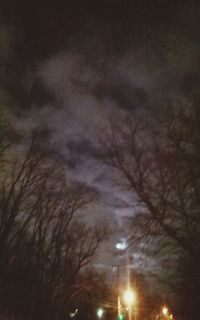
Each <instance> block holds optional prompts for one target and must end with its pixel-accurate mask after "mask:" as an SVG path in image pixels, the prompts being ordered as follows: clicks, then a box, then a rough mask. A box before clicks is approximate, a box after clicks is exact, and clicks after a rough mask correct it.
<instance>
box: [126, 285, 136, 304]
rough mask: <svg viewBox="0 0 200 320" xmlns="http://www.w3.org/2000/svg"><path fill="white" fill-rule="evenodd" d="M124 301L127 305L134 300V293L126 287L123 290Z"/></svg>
mask: <svg viewBox="0 0 200 320" xmlns="http://www.w3.org/2000/svg"><path fill="white" fill-rule="evenodd" d="M124 302H125V304H126V305H127V306H128V307H130V306H131V305H132V304H134V303H135V302H136V294H135V292H134V291H133V290H131V289H127V290H126V291H125V292H124Z"/></svg>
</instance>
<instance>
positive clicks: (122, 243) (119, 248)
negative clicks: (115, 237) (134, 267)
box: [115, 238, 127, 250]
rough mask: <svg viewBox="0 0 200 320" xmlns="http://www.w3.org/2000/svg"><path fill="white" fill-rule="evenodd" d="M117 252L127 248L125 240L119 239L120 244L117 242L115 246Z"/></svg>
mask: <svg viewBox="0 0 200 320" xmlns="http://www.w3.org/2000/svg"><path fill="white" fill-rule="evenodd" d="M115 247H116V248H117V249H118V250H125V249H126V248H127V242H126V239H124V238H123V239H121V241H120V242H118V243H117V244H116V246H115Z"/></svg>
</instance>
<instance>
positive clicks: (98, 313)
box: [97, 308, 104, 319]
mask: <svg viewBox="0 0 200 320" xmlns="http://www.w3.org/2000/svg"><path fill="white" fill-rule="evenodd" d="M103 313H104V310H103V309H102V308H99V309H97V316H98V318H99V319H101V318H102V316H103Z"/></svg>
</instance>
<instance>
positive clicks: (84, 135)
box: [0, 0, 200, 265]
mask: <svg viewBox="0 0 200 320" xmlns="http://www.w3.org/2000/svg"><path fill="white" fill-rule="evenodd" d="M0 12H1V14H0V24H1V30H2V32H1V34H0V42H1V64H0V66H1V79H0V81H1V86H2V88H3V90H4V92H6V94H7V96H8V100H9V99H12V101H13V103H9V102H7V104H5V108H6V109H7V111H8V112H9V117H10V120H11V123H12V125H13V127H14V128H15V130H17V131H18V132H20V135H21V136H22V137H23V139H24V140H25V139H26V137H28V136H29V135H30V132H31V130H33V129H34V128H35V127H37V128H47V129H49V130H50V137H49V139H50V142H51V143H53V145H54V147H55V150H56V152H57V153H58V154H59V155H60V156H61V157H62V158H63V159H64V161H65V163H66V170H67V176H68V178H69V179H73V180H74V179H75V180H78V181H81V182H85V183H87V184H88V185H89V186H91V187H93V188H95V189H96V190H97V191H98V192H99V201H98V203H97V204H95V205H94V206H93V207H91V212H92V213H88V217H89V218H90V219H91V217H92V218H93V219H96V218H97V219H98V218H99V217H101V218H106V219H108V220H109V221H110V224H111V226H112V228H113V229H115V230H116V233H115V234H114V235H113V237H112V239H111V240H110V249H109V250H110V251H109V250H108V251H107V253H106V252H105V250H103V251H104V255H103V256H104V257H103V259H102V258H101V260H100V261H101V262H102V263H103V264H107V265H109V264H110V261H109V262H108V260H107V256H109V255H110V252H111V251H112V250H113V248H114V244H115V243H116V241H117V239H120V237H123V231H121V227H122V226H123V220H124V216H126V215H129V214H131V210H132V209H131V206H130V205H131V204H133V203H134V199H133V198H132V197H130V196H129V194H127V193H125V192H124V193H122V192H120V191H119V190H117V189H116V188H114V187H113V182H112V175H111V172H110V171H108V169H106V168H104V167H103V166H101V165H99V164H97V163H96V162H95V161H94V160H92V159H91V156H90V155H91V153H92V151H93V148H94V144H95V143H96V141H97V140H98V139H99V137H101V136H102V134H103V132H104V130H105V128H106V126H107V125H108V121H109V119H110V118H113V117H114V118H115V120H120V119H121V118H122V117H123V116H124V115H128V116H129V117H133V118H134V116H135V114H138V113H140V114H141V115H142V116H143V117H145V116H146V115H147V113H148V112H149V111H150V110H151V111H152V110H154V111H155V110H156V109H157V108H159V109H160V108H165V107H166V106H167V104H168V103H169V102H170V101H172V100H173V99H176V98H178V97H179V96H185V97H187V96H190V95H191V94H192V93H193V91H194V90H196V89H197V88H198V86H199V82H200V42H199V39H200V24H199V21H200V20H199V18H200V17H199V13H200V4H199V1H184V0H180V1H175V0H173V1H172V0H162V1H161V0H160V1H159V0H157V1H156V0H152V1H149V0H140V1H139V0H138V1H134V0H132V1H131V0H104V1H95V0H93V1H84V0H82V1H78V0H74V1H67V0H66V1H55V2H54V1H46V0H44V1H37V0H35V1H32V0H30V1H24V0H21V1H19V0H13V1H11V0H3V1H1V10H0ZM129 206H130V208H129Z"/></svg>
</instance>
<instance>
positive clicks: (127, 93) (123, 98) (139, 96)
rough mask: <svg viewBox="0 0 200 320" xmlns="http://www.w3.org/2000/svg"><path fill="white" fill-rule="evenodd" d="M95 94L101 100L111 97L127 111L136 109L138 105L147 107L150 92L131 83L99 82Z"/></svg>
mask: <svg viewBox="0 0 200 320" xmlns="http://www.w3.org/2000/svg"><path fill="white" fill-rule="evenodd" d="M94 94H95V96H96V97H97V98H98V99H100V100H102V99H106V98H107V99H111V100H112V101H113V102H114V103H116V104H117V105H118V106H119V107H120V108H122V109H125V110H126V111H134V110H135V109H137V108H138V107H139V108H142V107H146V106H147V104H148V103H149V99H148V94H147V92H146V91H145V89H144V88H142V87H137V86H134V85H133V84H131V83H123V82H121V83H120V82H118V83H116V84H115V83H113V84H112V83H110V84H108V85H106V84H105V83H104V84H99V85H98V86H96V88H95V90H94Z"/></svg>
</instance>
